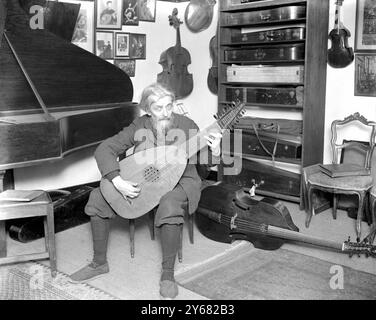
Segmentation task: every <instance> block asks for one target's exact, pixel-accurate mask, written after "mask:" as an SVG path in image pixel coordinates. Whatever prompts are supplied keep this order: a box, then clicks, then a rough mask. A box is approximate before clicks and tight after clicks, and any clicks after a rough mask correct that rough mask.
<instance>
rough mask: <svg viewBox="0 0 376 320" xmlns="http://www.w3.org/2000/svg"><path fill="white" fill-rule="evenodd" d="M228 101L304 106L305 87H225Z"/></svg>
mask: <svg viewBox="0 0 376 320" xmlns="http://www.w3.org/2000/svg"><path fill="white" fill-rule="evenodd" d="M225 92H226V100H227V101H242V102H245V103H252V104H269V105H270V104H280V105H288V106H299V107H301V106H303V95H304V88H303V86H297V87H289V88H275V87H230V86H228V87H227V86H226V87H225Z"/></svg>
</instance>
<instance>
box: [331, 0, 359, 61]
mask: <svg viewBox="0 0 376 320" xmlns="http://www.w3.org/2000/svg"><path fill="white" fill-rule="evenodd" d="M342 3H343V0H337V1H336V12H335V20H334V28H333V29H332V31H330V33H329V39H330V40H331V43H332V45H331V48H330V49H329V50H328V64H329V65H330V66H331V67H333V68H345V67H347V66H348V65H349V64H350V63H351V62H352V61H353V60H354V51H353V49H352V48H351V47H350V46H349V43H348V39H349V37H350V36H351V33H350V31H349V30H348V29H347V28H346V27H345V26H344V25H343V23H342V22H341V6H342Z"/></svg>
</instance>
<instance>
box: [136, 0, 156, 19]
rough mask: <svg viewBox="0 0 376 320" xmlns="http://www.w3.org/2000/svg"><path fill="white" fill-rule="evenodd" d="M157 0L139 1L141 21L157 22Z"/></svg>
mask: <svg viewBox="0 0 376 320" xmlns="http://www.w3.org/2000/svg"><path fill="white" fill-rule="evenodd" d="M155 12H156V0H138V13H139V20H140V21H149V22H155Z"/></svg>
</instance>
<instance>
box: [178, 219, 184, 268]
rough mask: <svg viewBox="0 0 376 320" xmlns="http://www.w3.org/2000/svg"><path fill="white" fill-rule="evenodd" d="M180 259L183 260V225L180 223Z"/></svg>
mask: <svg viewBox="0 0 376 320" xmlns="http://www.w3.org/2000/svg"><path fill="white" fill-rule="evenodd" d="M178 259H179V262H180V263H181V262H182V261H183V225H180V244H179V250H178Z"/></svg>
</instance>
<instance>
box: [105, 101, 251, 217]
mask: <svg viewBox="0 0 376 320" xmlns="http://www.w3.org/2000/svg"><path fill="white" fill-rule="evenodd" d="M243 108H244V103H237V104H235V103H233V104H231V105H228V106H227V107H226V108H225V109H224V111H223V112H222V113H221V114H219V115H216V116H215V118H216V121H215V122H214V123H213V124H212V125H210V126H209V127H207V128H206V129H204V130H202V131H199V132H198V133H197V134H195V135H193V136H192V137H190V138H189V139H180V141H178V142H177V143H176V144H172V145H162V146H157V147H153V148H148V149H145V150H141V151H139V152H136V153H134V154H132V155H130V156H129V157H126V158H125V159H123V160H121V161H120V162H119V166H120V176H121V177H122V178H123V179H124V180H128V181H133V182H136V183H137V184H138V187H139V188H140V189H141V192H140V194H139V195H138V196H137V197H136V198H133V199H130V198H124V197H123V195H122V194H121V193H120V192H119V191H118V190H117V189H116V188H115V187H114V185H113V184H112V182H110V181H109V180H107V179H102V180H101V182H100V189H101V191H102V194H103V196H104V198H105V199H106V200H107V202H108V203H109V204H110V205H111V207H112V209H113V210H114V211H115V212H116V213H117V214H119V215H120V216H122V217H123V218H127V219H134V218H137V217H140V216H142V215H144V214H146V213H147V212H149V211H150V210H151V209H153V208H154V207H155V206H157V205H158V203H159V201H160V199H161V197H162V196H163V195H165V194H166V193H167V192H169V191H171V190H172V189H173V188H174V187H175V185H176V184H177V183H178V181H179V180H180V178H181V176H182V175H183V172H184V170H185V167H186V165H187V160H188V159H189V158H191V157H193V156H194V155H196V154H197V152H198V151H199V150H201V149H203V148H204V147H205V146H206V145H207V144H206V139H205V136H208V135H210V134H213V133H215V132H223V131H224V130H225V129H228V128H230V127H232V125H233V124H234V123H235V122H237V121H238V120H239V118H240V117H241V115H242V114H243V113H244V110H243ZM138 138H142V137H138ZM179 138H181V137H179ZM178 140H179V139H178ZM139 141H141V139H140V140H139Z"/></svg>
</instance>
